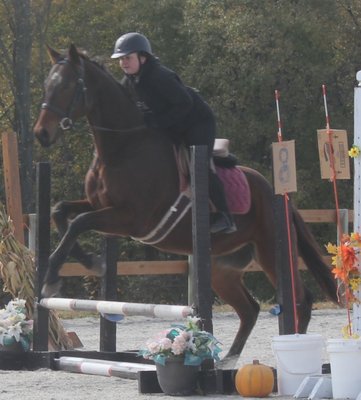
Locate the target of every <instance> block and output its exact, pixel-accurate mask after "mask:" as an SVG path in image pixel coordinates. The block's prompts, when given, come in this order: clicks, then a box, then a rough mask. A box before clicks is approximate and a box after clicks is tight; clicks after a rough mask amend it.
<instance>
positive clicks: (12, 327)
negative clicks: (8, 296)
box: [0, 299, 33, 351]
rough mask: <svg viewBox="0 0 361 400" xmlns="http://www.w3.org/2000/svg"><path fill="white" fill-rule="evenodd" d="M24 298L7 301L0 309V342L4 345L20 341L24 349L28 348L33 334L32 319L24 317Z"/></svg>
mask: <svg viewBox="0 0 361 400" xmlns="http://www.w3.org/2000/svg"><path fill="white" fill-rule="evenodd" d="M25 303H26V302H25V300H20V299H15V300H11V301H9V303H8V304H7V305H6V307H5V308H4V309H1V310H0V344H1V345H3V346H6V345H8V344H11V343H13V342H14V341H15V342H19V343H21V345H22V347H23V348H24V350H26V351H27V350H29V348H30V342H31V339H32V334H33V321H32V320H27V319H26V308H25Z"/></svg>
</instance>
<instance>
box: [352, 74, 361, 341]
mask: <svg viewBox="0 0 361 400" xmlns="http://www.w3.org/2000/svg"><path fill="white" fill-rule="evenodd" d="M356 80H357V82H358V85H357V86H356V87H355V92H354V139H353V142H354V144H355V145H356V146H358V147H359V148H361V71H358V72H357V74H356ZM353 160H354V187H353V203H354V206H353V207H354V218H353V231H354V232H357V233H361V176H360V174H361V155H360V156H358V157H356V158H354V159H353ZM357 268H358V270H359V271H361V256H360V255H358V263H357ZM355 294H356V297H357V299H358V300H361V285H360V286H359V288H358V290H357V291H356V293H355ZM352 327H353V332H354V333H357V334H358V335H360V334H361V304H360V303H357V302H355V303H354V304H353V318H352Z"/></svg>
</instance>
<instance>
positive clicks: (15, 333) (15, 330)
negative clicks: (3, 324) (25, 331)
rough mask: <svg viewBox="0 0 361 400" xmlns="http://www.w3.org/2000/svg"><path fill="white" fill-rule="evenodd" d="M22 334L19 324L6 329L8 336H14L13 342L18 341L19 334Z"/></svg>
mask: <svg viewBox="0 0 361 400" xmlns="http://www.w3.org/2000/svg"><path fill="white" fill-rule="evenodd" d="M21 333H22V330H21V324H20V322H18V323H17V324H15V325H12V326H10V327H9V329H8V335H9V336H14V338H15V340H16V341H17V342H18V341H19V340H20V334H21Z"/></svg>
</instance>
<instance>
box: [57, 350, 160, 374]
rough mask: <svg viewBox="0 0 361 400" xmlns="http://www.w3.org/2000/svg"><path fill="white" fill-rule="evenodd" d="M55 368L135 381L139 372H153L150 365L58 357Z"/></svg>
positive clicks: (153, 369)
mask: <svg viewBox="0 0 361 400" xmlns="http://www.w3.org/2000/svg"><path fill="white" fill-rule="evenodd" d="M54 363H55V367H56V369H58V370H61V371H67V372H75V373H78V374H88V375H102V376H116V377H118V378H124V379H137V378H138V372H139V371H155V370H156V366H155V365H152V364H141V363H131V362H121V361H108V360H98V359H93V358H83V357H66V356H64V357H60V358H58V359H55V360H54Z"/></svg>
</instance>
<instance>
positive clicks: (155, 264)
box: [60, 260, 188, 276]
mask: <svg viewBox="0 0 361 400" xmlns="http://www.w3.org/2000/svg"><path fill="white" fill-rule="evenodd" d="M117 272H118V275H162V274H164V275H170V274H187V273H188V261H187V260H178V261H118V263H117ZM60 275H61V276H86V275H90V274H89V270H87V269H86V268H85V267H84V266H83V265H81V264H79V263H65V264H64V265H63V267H62V269H61V271H60Z"/></svg>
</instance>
